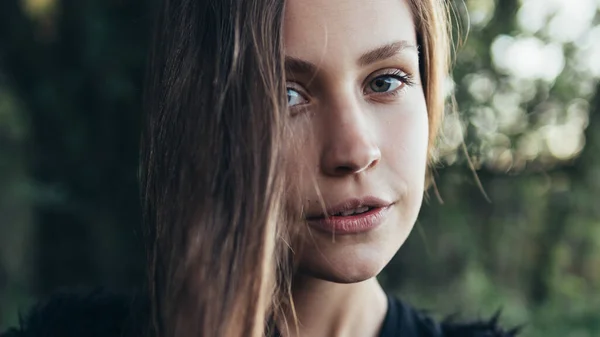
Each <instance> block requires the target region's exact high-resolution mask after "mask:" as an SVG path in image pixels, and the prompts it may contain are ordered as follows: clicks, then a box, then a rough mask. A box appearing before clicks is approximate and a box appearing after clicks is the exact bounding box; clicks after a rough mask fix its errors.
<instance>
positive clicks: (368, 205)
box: [306, 197, 393, 234]
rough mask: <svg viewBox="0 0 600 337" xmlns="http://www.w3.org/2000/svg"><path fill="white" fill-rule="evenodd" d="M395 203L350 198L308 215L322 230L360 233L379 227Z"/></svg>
mask: <svg viewBox="0 0 600 337" xmlns="http://www.w3.org/2000/svg"><path fill="white" fill-rule="evenodd" d="M392 205H393V203H392V202H388V201H385V200H382V199H379V198H374V197H368V198H363V199H349V200H346V201H344V202H342V203H340V204H338V205H336V206H333V207H331V208H328V209H326V211H325V212H323V211H321V212H320V213H313V214H309V215H307V216H306V221H307V222H308V224H309V225H310V226H311V227H313V228H316V229H318V230H321V231H325V232H327V233H335V234H358V233H363V232H367V231H370V230H372V229H374V228H376V227H378V226H379V225H380V224H381V223H382V222H383V220H385V218H386V216H387V214H388V210H389V209H390V207H391V206H392Z"/></svg>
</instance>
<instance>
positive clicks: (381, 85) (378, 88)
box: [369, 75, 403, 93]
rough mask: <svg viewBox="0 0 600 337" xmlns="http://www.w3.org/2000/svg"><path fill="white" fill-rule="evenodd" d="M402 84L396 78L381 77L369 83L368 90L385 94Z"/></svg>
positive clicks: (389, 76)
mask: <svg viewBox="0 0 600 337" xmlns="http://www.w3.org/2000/svg"><path fill="white" fill-rule="evenodd" d="M402 84H403V82H402V80H400V79H398V78H397V77H396V76H391V75H383V76H379V77H376V78H375V79H373V80H372V81H371V83H369V89H371V90H372V91H373V92H376V93H386V92H390V91H394V90H396V89H398V88H399V87H400V86H401V85H402Z"/></svg>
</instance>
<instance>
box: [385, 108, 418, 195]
mask: <svg viewBox="0 0 600 337" xmlns="http://www.w3.org/2000/svg"><path fill="white" fill-rule="evenodd" d="M383 116H384V117H382V118H381V123H380V131H381V132H380V133H379V134H380V137H381V139H380V142H379V144H380V148H381V152H382V161H383V163H382V164H384V166H386V169H387V170H389V171H390V172H391V173H392V174H394V175H395V177H390V178H391V179H392V180H393V179H397V178H399V179H400V180H402V181H405V182H406V183H407V184H410V185H411V187H412V184H421V181H423V180H424V179H425V170H426V166H427V145H428V139H429V123H428V117H427V109H426V106H425V103H424V102H423V101H421V100H413V104H403V106H402V107H398V108H397V111H394V112H392V113H385V114H384V115H383Z"/></svg>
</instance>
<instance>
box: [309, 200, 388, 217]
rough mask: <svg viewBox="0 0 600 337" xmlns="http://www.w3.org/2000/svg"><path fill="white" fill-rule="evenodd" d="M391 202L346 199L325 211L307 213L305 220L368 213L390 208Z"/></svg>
mask: <svg viewBox="0 0 600 337" xmlns="http://www.w3.org/2000/svg"><path fill="white" fill-rule="evenodd" d="M391 205H392V202H389V201H385V200H383V199H379V198H375V197H366V198H362V199H358V198H355V199H348V200H345V201H343V202H341V203H339V204H337V205H335V206H333V207H329V208H327V209H326V210H325V211H323V210H321V211H320V212H313V213H309V214H308V215H307V216H306V217H305V218H306V220H309V221H310V220H317V219H323V218H328V217H347V216H352V215H359V214H364V213H368V212H370V211H372V210H374V209H377V208H385V207H388V206H391Z"/></svg>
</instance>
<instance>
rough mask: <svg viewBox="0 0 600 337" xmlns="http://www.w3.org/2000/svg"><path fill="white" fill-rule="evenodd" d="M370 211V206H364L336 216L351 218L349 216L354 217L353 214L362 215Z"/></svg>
mask: <svg viewBox="0 0 600 337" xmlns="http://www.w3.org/2000/svg"><path fill="white" fill-rule="evenodd" d="M368 210H369V206H363V207H359V208H356V209H351V210H348V211H342V212H340V213H338V214H336V215H341V216H349V215H353V214H360V213H364V212H366V211H368Z"/></svg>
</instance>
